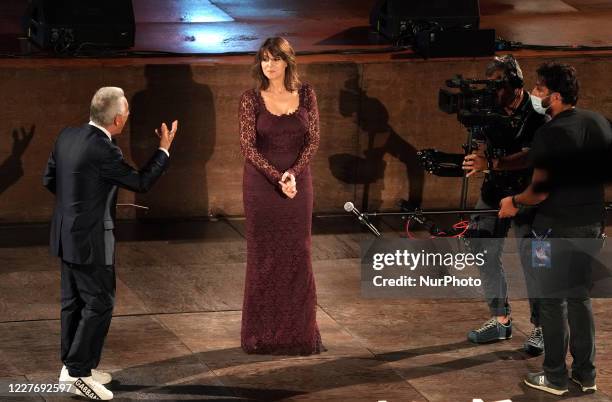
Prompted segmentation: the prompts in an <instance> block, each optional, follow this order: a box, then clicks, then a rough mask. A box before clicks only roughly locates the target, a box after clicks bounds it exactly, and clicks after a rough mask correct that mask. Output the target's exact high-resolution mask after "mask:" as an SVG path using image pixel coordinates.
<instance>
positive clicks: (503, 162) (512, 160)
mask: <svg viewBox="0 0 612 402" xmlns="http://www.w3.org/2000/svg"><path fill="white" fill-rule="evenodd" d="M491 167H492V169H493V170H521V169H527V168H529V167H531V163H530V161H529V148H523V150H522V151H520V152H517V153H515V154H512V155H508V156H504V157H502V158H499V159H492V163H491Z"/></svg>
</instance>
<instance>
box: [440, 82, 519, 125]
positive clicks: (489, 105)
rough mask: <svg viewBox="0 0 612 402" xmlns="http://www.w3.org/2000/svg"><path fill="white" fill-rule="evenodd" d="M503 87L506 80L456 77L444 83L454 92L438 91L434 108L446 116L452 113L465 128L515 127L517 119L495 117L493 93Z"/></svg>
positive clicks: (504, 116)
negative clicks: (436, 106)
mask: <svg viewBox="0 0 612 402" xmlns="http://www.w3.org/2000/svg"><path fill="white" fill-rule="evenodd" d="M506 85H507V81H506V80H477V79H465V78H463V76H461V75H456V76H455V77H454V78H451V79H450V80H446V86H447V87H448V88H453V89H458V91H450V90H448V89H446V88H441V89H440V92H439V93H438V108H439V109H440V110H441V111H443V112H445V113H448V114H453V113H456V114H457V119H458V120H459V122H460V123H461V124H462V125H463V126H465V127H467V128H471V127H491V126H496V127H499V126H507V125H510V126H514V125H518V124H520V122H521V119H520V118H516V117H511V116H508V115H506V114H501V113H499V105H498V103H497V91H498V90H500V89H501V88H503V87H504V86H506Z"/></svg>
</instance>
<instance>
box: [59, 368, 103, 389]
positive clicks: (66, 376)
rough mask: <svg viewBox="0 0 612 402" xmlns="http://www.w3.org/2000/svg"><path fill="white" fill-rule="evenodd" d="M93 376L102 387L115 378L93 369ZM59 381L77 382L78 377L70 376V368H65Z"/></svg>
mask: <svg viewBox="0 0 612 402" xmlns="http://www.w3.org/2000/svg"><path fill="white" fill-rule="evenodd" d="M91 376H92V377H93V380H94V381H96V382H99V383H100V384H102V385H106V384H108V383H109V382H111V381H113V376H112V375H110V373H105V372H104V371H100V370H95V369H92V370H91ZM59 380H60V381H74V380H76V377H72V376H70V374H69V373H68V368H67V367H66V366H63V367H62V371H60V376H59Z"/></svg>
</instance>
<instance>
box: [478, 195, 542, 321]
mask: <svg viewBox="0 0 612 402" xmlns="http://www.w3.org/2000/svg"><path fill="white" fill-rule="evenodd" d="M498 207H499V206H497V205H489V204H487V203H486V202H484V201H483V200H482V198H481V199H479V200H478V203H477V204H476V209H495V208H498ZM532 215H533V213H531V212H529V211H522V212H521V213H520V214H519V215H517V216H516V217H515V218H514V219H512V220H511V219H499V218H498V217H497V215H495V214H482V215H472V217H471V224H470V228H471V229H472V230H475V231H476V232H475V234H474V236H476V237H478V238H482V239H495V240H494V241H486V240H482V241H481V242H479V241H478V240H477V239H474V240H470V244H473V245H474V246H475V247H474V248H475V251H478V249H479V245H480V248H486V250H487V259H486V261H487V263H486V264H485V265H484V266H483V267H481V269H480V278H481V279H482V284H483V288H484V293H485V298H486V300H487V304H488V306H489V310H490V311H491V315H492V316H503V315H510V313H511V308H510V303H509V301H508V285H507V283H506V276H505V273H504V267H503V264H502V252H503V246H504V240H503V239H505V238H506V236H508V231H509V230H510V226H513V227H514V232H515V235H516V239H517V247H518V250H519V252H520V251H522V250H523V249H524V248H525V247H526V245H527V244H528V242H529V241H530V239H529V237H530V235H531V222H532V218H533V216H532ZM524 256H525V253H523V252H520V257H521V265H522V267H523V270H524V271H526V270H527V267H529V266H530V262H529V260H528V259H525V257H524ZM528 264H529V265H528ZM525 275H527V272H525ZM530 285H531V284H530V283H529V281H528V282H527V291H528V294H529V295H530V298H529V307H530V310H531V322H532V323H533V325H535V326H536V327H537V326H540V319H539V309H538V306H537V303H538V300H537V299H536V298H535V297H531V295H534V294H535V292H534V291H531V288H530Z"/></svg>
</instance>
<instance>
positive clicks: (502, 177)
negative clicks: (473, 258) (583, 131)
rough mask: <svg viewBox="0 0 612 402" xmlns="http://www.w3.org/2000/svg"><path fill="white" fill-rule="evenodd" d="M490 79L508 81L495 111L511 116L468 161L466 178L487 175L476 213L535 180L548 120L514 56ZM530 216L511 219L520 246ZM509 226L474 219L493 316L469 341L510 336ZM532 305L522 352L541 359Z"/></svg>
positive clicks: (497, 62) (500, 60)
mask: <svg viewBox="0 0 612 402" xmlns="http://www.w3.org/2000/svg"><path fill="white" fill-rule="evenodd" d="M486 77H487V79H491V80H504V81H505V85H504V87H502V88H501V89H499V90H498V91H497V99H496V104H497V105H498V110H497V111H496V112H497V113H498V114H500V115H502V116H507V119H506V120H507V122H506V123H503V122H500V123H498V124H495V125H493V126H491V127H488V128H487V129H485V130H484V136H483V137H482V138H475V140H476V141H477V142H480V143H482V145H484V147H486V151H485V152H483V150H482V149H481V147H480V146H479V149H478V150H477V151H475V152H474V153H473V154H471V155H468V156H466V157H465V160H464V163H463V169H464V170H467V176H468V177H469V176H471V175H473V174H474V173H476V172H483V171H484V172H485V173H486V176H485V179H484V182H483V184H482V188H481V195H480V199H479V200H478V203H477V204H476V209H495V208H497V206H498V205H499V202H500V201H501V200H502V199H503V198H504V197H507V196H508V195H511V194H516V193H519V192H521V191H523V190H524V189H525V188H526V187H527V185H528V184H529V180H530V178H531V170H530V169H529V168H528V167H529V160H528V149H529V147H530V145H531V142H532V140H533V138H534V134H535V132H536V131H537V129H538V128H540V127H541V126H542V125H543V124H544V123H545V122H546V117H545V116H544V114H540V113H537V112H536V110H534V107H533V105H532V103H531V97H530V95H529V93H528V92H527V91H525V90H524V89H523V73H522V71H521V68H520V66H519V64H518V62H517V61H516V59H515V58H514V57H513V56H512V55H505V56H502V57H495V59H494V60H493V61H492V62H491V63H490V64H489V65H488V66H487V69H486ZM485 153H486V155H485ZM532 215H533V214H532V213H531V212H530V211H523V212H522V213H521V214H519V215H518V216H517V217H516V218H515V219H514V220H513V221H514V222H513V226H514V231H515V235H516V237H517V239H519V243H520V242H521V239H524V238H527V237H528V236H529V233H530V225H531V218H532ZM510 225H511V220H510V219H501V218H498V217H496V216H495V215H490V214H488V215H487V214H482V215H473V216H472V217H471V222H470V231H469V232H468V233H469V237H475V238H480V239H482V240H480V241H479V240H477V239H474V240H472V243H473V244H474V245H475V246H476V247H477V248H482V249H484V248H486V249H487V255H488V258H487V261H486V264H485V265H484V266H483V267H482V268H481V279H482V281H483V287H484V291H485V297H486V299H487V304H488V306H489V310H490V313H491V316H492V318H491V319H489V320H488V321H486V322H485V323H484V324H483V325H482V326H481V327H480V328H477V329H474V330H472V331H470V332H469V333H468V339H469V340H470V341H471V342H474V343H478V344H480V343H488V342H493V341H498V340H505V339H510V338H511V337H512V318H511V317H510V312H511V309H510V303H509V302H508V288H507V283H506V278H505V274H504V269H503V266H502V261H501V255H502V251H503V239H504V238H505V237H506V236H507V235H508V231H509V229H510ZM485 239H494V240H492V241H487V240H485ZM478 243H481V244H478ZM519 247H520V244H519ZM528 286H529V283H528ZM531 293H532V292H529V294H530V295H531ZM529 305H530V309H531V322H532V323H533V325H534V328H533V329H532V331H531V334H530V336H529V337H528V338H527V341H526V342H525V345H524V348H525V350H526V351H527V352H528V353H530V354H533V355H539V354H541V353H542V352H543V351H544V339H543V337H542V330H541V327H540V320H539V314H538V308H537V302H536V301H535V300H533V299H531V298H530V300H529Z"/></svg>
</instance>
